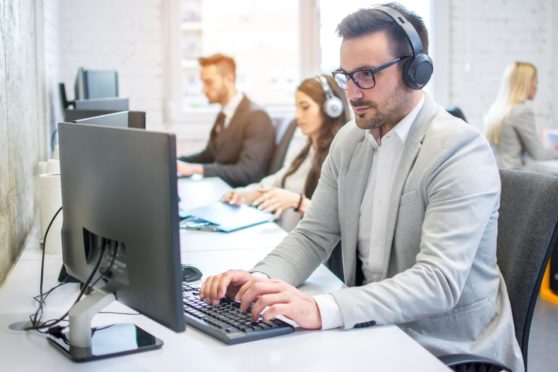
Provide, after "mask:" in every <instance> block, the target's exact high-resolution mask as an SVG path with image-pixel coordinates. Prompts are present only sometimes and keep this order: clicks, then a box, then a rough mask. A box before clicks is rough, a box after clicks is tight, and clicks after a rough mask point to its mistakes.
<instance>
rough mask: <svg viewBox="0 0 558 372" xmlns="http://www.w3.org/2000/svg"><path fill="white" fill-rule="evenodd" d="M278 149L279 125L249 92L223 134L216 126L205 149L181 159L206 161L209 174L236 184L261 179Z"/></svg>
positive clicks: (191, 161)
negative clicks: (276, 138)
mask: <svg viewBox="0 0 558 372" xmlns="http://www.w3.org/2000/svg"><path fill="white" fill-rule="evenodd" d="M274 149H275V129H273V124H272V122H271V118H270V117H269V115H268V114H267V113H266V112H265V111H264V110H263V109H262V108H261V107H260V106H258V105H256V104H255V103H253V102H252V101H250V100H249V99H248V98H247V97H246V96H245V97H244V98H243V99H242V101H240V104H239V105H238V108H237V109H236V111H235V112H234V115H233V117H232V118H231V121H230V123H229V125H228V126H227V127H226V128H225V129H223V130H222V131H221V132H220V133H219V135H217V134H216V131H215V125H214V126H213V128H212V130H211V135H210V138H209V141H208V143H207V146H206V148H205V149H204V150H202V151H201V152H199V153H197V154H193V155H189V156H181V157H179V158H178V159H179V160H182V161H186V162H190V163H202V164H203V170H204V175H205V176H206V177H220V178H221V179H222V180H223V181H225V182H227V183H228V184H229V185H231V186H232V187H238V186H246V185H248V184H250V183H254V182H257V181H259V180H260V179H262V178H263V177H264V176H265V175H266V174H267V169H268V167H269V161H270V160H271V155H272V154H273V150H274Z"/></svg>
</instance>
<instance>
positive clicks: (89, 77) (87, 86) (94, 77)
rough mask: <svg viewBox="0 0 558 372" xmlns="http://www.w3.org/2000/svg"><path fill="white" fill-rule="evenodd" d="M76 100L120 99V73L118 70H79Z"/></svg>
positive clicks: (75, 83)
mask: <svg viewBox="0 0 558 372" xmlns="http://www.w3.org/2000/svg"><path fill="white" fill-rule="evenodd" d="M74 90H75V99H76V100H78V99H93V98H110V97H118V72H117V71H116V70H86V69H84V68H83V67H80V68H79V69H78V72H77V75H76V80H75V82H74Z"/></svg>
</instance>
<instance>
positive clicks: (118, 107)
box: [74, 98, 130, 111]
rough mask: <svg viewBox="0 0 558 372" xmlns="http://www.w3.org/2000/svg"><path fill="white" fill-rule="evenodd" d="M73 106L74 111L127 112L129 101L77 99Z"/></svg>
mask: <svg viewBox="0 0 558 372" xmlns="http://www.w3.org/2000/svg"><path fill="white" fill-rule="evenodd" d="M74 105H75V108H76V110H112V111H127V110H129V108H130V100H129V99H128V98H95V99H78V100H76V101H75V102H74Z"/></svg>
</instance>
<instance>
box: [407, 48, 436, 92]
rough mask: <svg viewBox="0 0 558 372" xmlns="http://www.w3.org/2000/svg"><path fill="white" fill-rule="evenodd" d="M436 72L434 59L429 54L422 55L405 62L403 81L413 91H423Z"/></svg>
mask: <svg viewBox="0 0 558 372" xmlns="http://www.w3.org/2000/svg"><path fill="white" fill-rule="evenodd" d="M432 72H434V65H433V64H432V59H431V58H430V56H429V55H428V54H425V53H420V54H417V55H416V56H415V57H414V58H410V59H409V60H408V61H405V64H404V65H403V81H404V82H405V84H406V85H407V86H408V87H409V88H411V89H417V90H418V89H422V88H424V86H425V85H426V84H427V83H428V81H429V80H430V77H431V76H432Z"/></svg>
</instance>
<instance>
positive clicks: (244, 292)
mask: <svg viewBox="0 0 558 372" xmlns="http://www.w3.org/2000/svg"><path fill="white" fill-rule="evenodd" d="M225 296H226V297H228V298H230V299H235V300H237V301H240V310H241V311H246V310H247V309H248V307H249V306H250V304H252V318H253V319H254V320H256V319H257V318H258V315H259V314H260V313H262V311H263V314H262V315H263V318H264V320H269V319H272V318H275V317H277V316H278V315H283V316H285V317H287V318H289V319H291V320H294V321H295V322H296V323H297V324H298V325H299V326H301V327H302V328H307V329H320V328H322V319H321V316H320V310H319V308H318V305H317V304H316V301H315V300H314V299H313V298H312V297H310V296H308V295H306V294H305V293H303V292H301V291H299V290H298V289H296V288H295V287H293V286H292V285H290V284H287V283H285V282H283V281H281V280H275V279H267V278H260V277H256V276H254V275H251V274H250V273H249V272H247V271H242V270H229V271H226V272H224V273H221V274H219V275H215V276H210V277H209V278H207V279H206V281H205V282H204V283H203V284H202V287H201V289H200V297H201V298H202V299H204V300H205V301H206V302H207V303H208V304H210V305H212V306H216V305H218V304H219V301H220V300H221V299H222V298H223V297H225Z"/></svg>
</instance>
